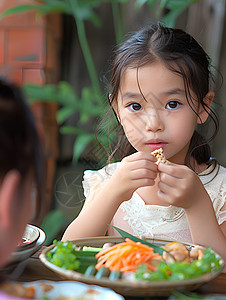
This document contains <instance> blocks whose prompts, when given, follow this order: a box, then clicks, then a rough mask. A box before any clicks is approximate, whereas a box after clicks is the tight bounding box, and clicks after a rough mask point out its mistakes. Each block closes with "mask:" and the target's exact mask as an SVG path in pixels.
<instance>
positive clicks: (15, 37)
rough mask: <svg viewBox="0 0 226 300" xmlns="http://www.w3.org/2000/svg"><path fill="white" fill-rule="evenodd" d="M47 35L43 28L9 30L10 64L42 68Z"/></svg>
mask: <svg viewBox="0 0 226 300" xmlns="http://www.w3.org/2000/svg"><path fill="white" fill-rule="evenodd" d="M44 38H45V35H44V32H43V30H42V29H39V28H36V29H35V28H27V29H11V30H9V45H8V53H9V61H8V63H9V65H11V66H20V67H30V68H42V67H43V64H44V53H45V40H44Z"/></svg>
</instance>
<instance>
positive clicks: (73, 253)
mask: <svg viewBox="0 0 226 300" xmlns="http://www.w3.org/2000/svg"><path fill="white" fill-rule="evenodd" d="M53 244H54V245H55V247H54V248H53V249H52V250H50V251H49V252H48V253H47V254H46V257H47V259H48V260H49V261H50V262H51V263H53V264H55V265H56V266H58V267H61V268H64V269H67V270H76V271H79V272H85V270H86V269H87V267H88V266H89V265H95V264H96V263H97V259H96V258H95V255H96V254H97V252H92V251H82V250H79V251H78V250H76V245H74V244H73V243H72V242H62V241H57V240H54V241H53Z"/></svg>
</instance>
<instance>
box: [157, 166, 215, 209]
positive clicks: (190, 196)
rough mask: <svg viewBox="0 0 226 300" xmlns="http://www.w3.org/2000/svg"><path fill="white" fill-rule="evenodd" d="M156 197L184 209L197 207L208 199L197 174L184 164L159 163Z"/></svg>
mask: <svg viewBox="0 0 226 300" xmlns="http://www.w3.org/2000/svg"><path fill="white" fill-rule="evenodd" d="M158 170H159V171H160V173H159V178H160V181H159V184H158V186H159V191H158V197H159V198H160V199H161V200H162V201H164V202H165V203H168V204H171V205H174V206H177V207H182V208H184V209H185V210H188V209H190V208H194V207H197V205H199V204H202V203H204V201H206V199H209V195H208V193H207V191H206V189H205V188H204V186H203V184H202V182H201V180H200V179H199V177H198V175H196V174H195V172H193V171H192V170H191V169H190V168H188V167H186V166H184V165H176V164H170V165H165V164H163V163H159V165H158Z"/></svg>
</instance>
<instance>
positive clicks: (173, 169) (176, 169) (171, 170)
mask: <svg viewBox="0 0 226 300" xmlns="http://www.w3.org/2000/svg"><path fill="white" fill-rule="evenodd" d="M158 171H159V172H160V174H161V173H162V174H168V175H169V176H171V177H174V178H178V179H180V178H184V175H185V174H186V172H187V171H188V167H186V166H184V165H176V164H172V163H171V164H169V165H166V164H164V163H162V162H160V163H159V164H158Z"/></svg>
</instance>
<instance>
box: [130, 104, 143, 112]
mask: <svg viewBox="0 0 226 300" xmlns="http://www.w3.org/2000/svg"><path fill="white" fill-rule="evenodd" d="M128 107H129V109H130V110H131V111H139V110H141V109H142V106H141V105H140V104H139V103H131V104H129V105H128Z"/></svg>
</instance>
